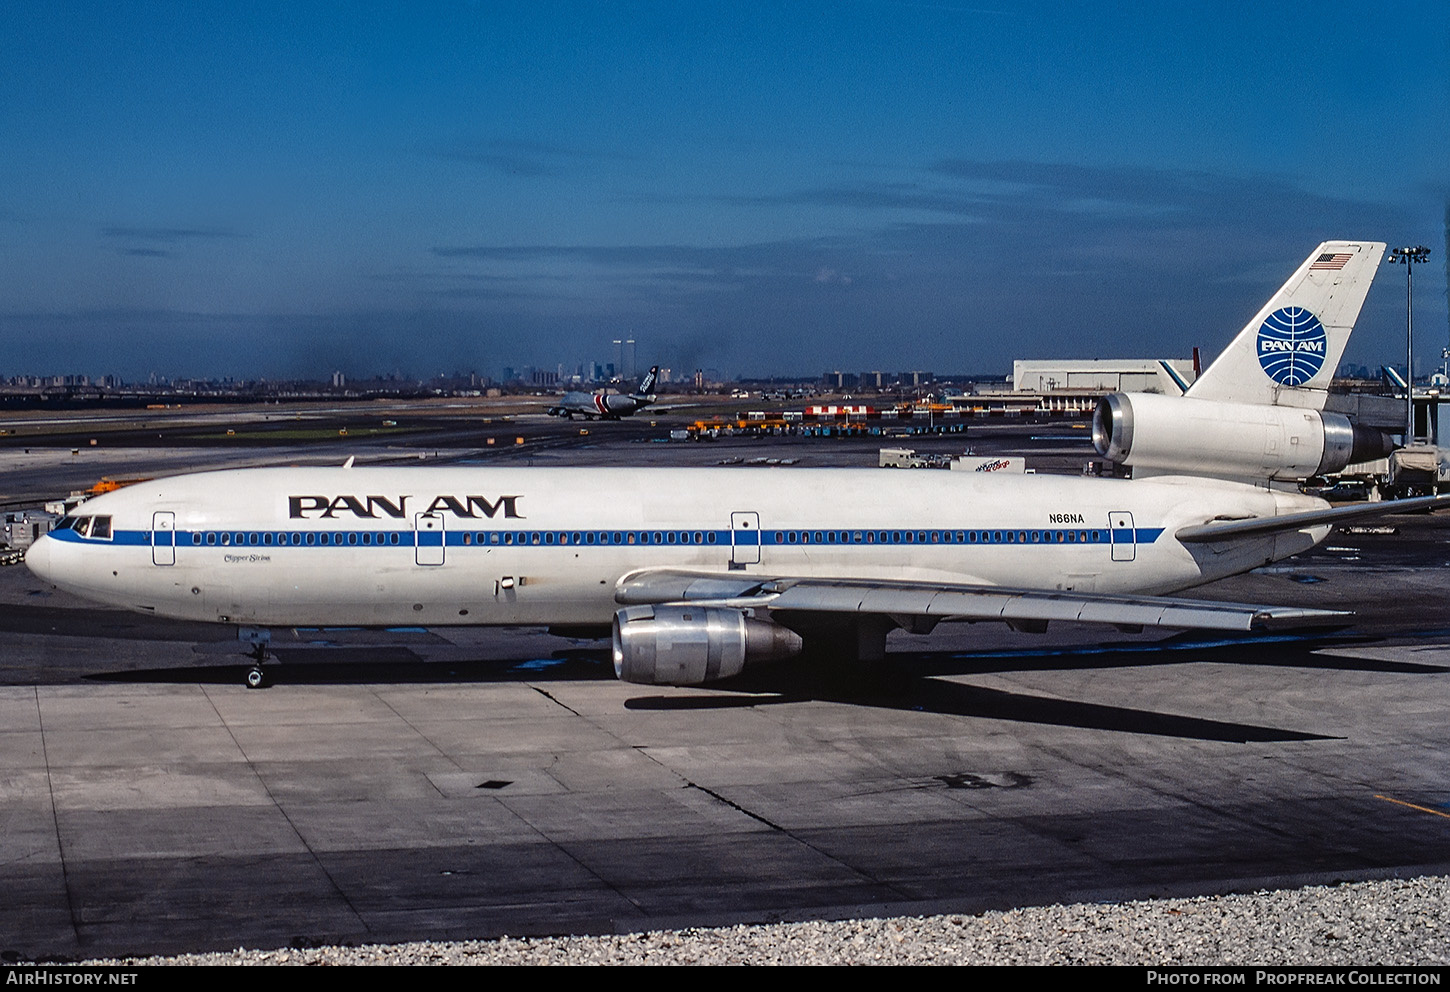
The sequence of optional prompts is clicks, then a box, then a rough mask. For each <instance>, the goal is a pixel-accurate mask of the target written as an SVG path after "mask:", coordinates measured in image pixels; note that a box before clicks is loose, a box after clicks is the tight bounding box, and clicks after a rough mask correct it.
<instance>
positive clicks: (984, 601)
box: [615, 569, 1353, 631]
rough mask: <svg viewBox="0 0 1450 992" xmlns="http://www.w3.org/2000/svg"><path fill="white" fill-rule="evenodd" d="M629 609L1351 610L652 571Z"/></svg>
mask: <svg viewBox="0 0 1450 992" xmlns="http://www.w3.org/2000/svg"><path fill="white" fill-rule="evenodd" d="M615 600H616V601H617V602H619V603H621V604H622V605H634V604H651V605H662V604H665V603H681V604H691V605H698V606H730V607H736V608H741V607H750V608H754V609H765V610H767V611H769V612H772V613H776V612H785V611H789V612H799V613H835V614H867V615H875V616H889V617H900V618H906V617H925V618H934V619H937V620H1001V621H1005V622H1008V623H1011V624H1016V625H1022V626H1038V625H1041V624H1044V623H1046V622H1047V621H1049V620H1070V621H1075V622H1078V623H1103V624H1112V625H1114V626H1117V627H1179V628H1185V629H1194V630H1242V631H1257V630H1270V629H1281V628H1293V627H1303V626H1318V625H1325V624H1330V625H1334V624H1344V623H1347V622H1348V620H1349V618H1350V617H1351V616H1353V614H1351V613H1348V612H1345V611H1341V610H1314V609H1306V608H1301V607H1291V606H1257V605H1253V604H1249V603H1220V602H1214V601H1211V600H1198V599H1179V598H1171V597H1167V596H1134V595H1114V594H1101V593H1076V592H1058V591H1046V590H1040V589H1012V588H1006V587H1002V586H984V585H968V584H955V583H934V582H901V581H888V580H876V579H822V578H790V577H780V578H762V577H761V576H759V575H754V576H735V575H730V574H728V573H724V574H721V573H698V572H684V571H676V570H668V569H666V570H651V571H646V572H640V573H636V574H635V575H633V576H629V577H627V578H626V579H625V580H624V581H623V582H621V583H620V585H619V587H618V588H617V589H616V591H615Z"/></svg>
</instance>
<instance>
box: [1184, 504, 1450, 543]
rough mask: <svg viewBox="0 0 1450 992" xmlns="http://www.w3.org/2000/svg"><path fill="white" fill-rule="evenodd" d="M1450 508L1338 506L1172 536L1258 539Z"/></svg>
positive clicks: (1200, 539) (1211, 525) (1187, 530)
mask: <svg viewBox="0 0 1450 992" xmlns="http://www.w3.org/2000/svg"><path fill="white" fill-rule="evenodd" d="M1445 507H1450V495H1444V496H1418V497H1415V498H1414V499H1395V500H1387V501H1385V502H1383V503H1363V504H1361V505H1359V506H1337V507H1333V508H1331V509H1328V510H1306V511H1305V512H1303V513H1286V514H1283V515H1282V516H1277V517H1244V518H1242V519H1238V520H1213V521H1210V522H1209V523H1206V524H1196V525H1195V526H1192V527H1184V528H1182V529H1181V530H1179V531H1178V532H1177V533H1176V534H1174V535H1173V536H1174V537H1176V538H1178V540H1180V541H1183V542H1185V543H1188V544H1204V543H1208V542H1212V541H1228V540H1233V539H1234V538H1240V537H1259V536H1262V535H1264V534H1274V533H1278V532H1279V531H1286V530H1300V529H1302V528H1304V527H1322V526H1323V525H1325V524H1339V523H1344V522H1345V521H1348V520H1360V519H1363V518H1366V517H1381V516H1384V515H1385V514H1389V513H1413V512H1415V511H1417V510H1441V509H1444V508H1445Z"/></svg>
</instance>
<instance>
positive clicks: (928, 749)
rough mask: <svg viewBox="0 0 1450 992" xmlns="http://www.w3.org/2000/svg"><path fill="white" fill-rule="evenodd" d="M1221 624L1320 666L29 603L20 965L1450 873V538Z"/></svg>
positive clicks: (6, 913)
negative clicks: (409, 629) (828, 651)
mask: <svg viewBox="0 0 1450 992" xmlns="http://www.w3.org/2000/svg"><path fill="white" fill-rule="evenodd" d="M1392 525H1393V526H1394V527H1395V528H1396V529H1397V531H1398V532H1397V533H1394V534H1378V533H1365V534H1357V535H1356V534H1342V535H1336V536H1334V537H1332V538H1331V539H1330V541H1329V542H1327V545H1326V546H1325V547H1324V548H1321V549H1320V550H1319V551H1317V552H1315V553H1314V554H1313V555H1310V556H1306V557H1305V558H1303V559H1299V560H1296V561H1293V562H1287V563H1283V564H1281V565H1279V566H1276V567H1275V568H1273V569H1269V570H1264V571H1261V572H1259V573H1255V574H1252V575H1249V576H1244V577H1240V578H1238V579H1234V580H1230V581H1229V582H1225V583H1218V584H1216V585H1215V586H1212V587H1208V588H1207V589H1205V590H1204V594H1205V595H1210V596H1215V597H1219V598H1231V599H1238V600H1249V601H1256V602H1257V601H1262V602H1268V603H1300V604H1304V605H1314V606H1341V605H1352V606H1353V607H1355V608H1357V609H1358V610H1359V611H1360V617H1359V622H1358V623H1357V625H1356V626H1355V627H1354V628H1351V629H1349V630H1347V631H1341V632H1333V633H1328V634H1322V635H1319V636H1316V637H1315V638H1313V639H1303V638H1297V637H1283V638H1251V639H1241V640H1237V639H1229V638H1213V637H1203V636H1198V635H1171V634H1165V633H1164V632H1151V633H1148V634H1144V635H1126V634H1117V633H1115V632H1108V633H1104V632H1103V631H1102V630H1099V629H1092V628H1086V627H1077V628H1074V627H1072V626H1063V627H1061V628H1058V627H1056V626H1054V628H1053V629H1052V630H1051V631H1049V633H1048V634H1046V635H1041V636H1033V635H1025V634H1015V633H1012V632H1010V631H1006V630H1005V629H1002V628H999V627H995V626H993V625H987V624H983V625H975V626H960V627H951V626H948V625H944V626H943V627H942V628H939V630H938V632H937V633H936V634H934V635H932V636H931V637H929V638H918V637H913V636H910V635H905V634H897V635H893V637H892V640H891V644H890V651H891V655H890V658H889V664H888V665H887V666H885V667H884V669H883V670H882V671H881V672H878V673H874V675H873V676H872V677H860V676H859V673H858V674H857V675H853V676H850V677H847V676H845V675H842V674H841V673H832V672H802V671H800V670H799V669H793V668H785V669H781V670H779V671H776V672H771V673H766V674H765V675H762V676H761V677H760V678H759V679H757V680H756V681H755V682H753V683H751V684H737V685H734V686H726V687H710V688H703V689H671V688H657V687H643V686H631V685H625V684H621V683H618V682H616V681H615V680H614V678H613V674H612V671H611V669H610V665H609V662H608V658H607V652H606V651H604V650H602V647H601V645H599V644H597V643H593V642H570V641H565V640H561V639H559V638H554V637H550V636H549V635H547V634H545V633H543V632H541V631H532V630H525V631H481V630H470V629H465V630H457V631H453V630H444V631H434V632H426V633H425V632H417V633H404V634H393V635H386V634H372V633H367V632H354V633H347V632H302V633H300V634H297V635H295V636H293V638H292V639H291V640H288V641H284V642H282V643H281V645H280V647H279V652H278V653H279V656H280V664H279V665H278V667H277V669H276V682H275V684H274V686H273V687H272V688H269V689H265V690H259V691H254V690H248V689H245V688H243V686H242V684H241V675H242V673H243V671H244V670H245V667H246V663H245V661H244V659H242V658H241V656H240V651H239V649H238V648H236V647H235V645H233V644H231V643H229V638H230V637H231V636H232V634H231V632H230V631H229V630H227V629H224V628H215V627H210V626H206V625H199V624H173V623H168V622H165V621H159V620H156V619H154V618H149V617H142V616H133V615H130V614H123V613H118V612H114V611H107V610H102V609H97V608H95V607H92V606H89V605H87V604H84V603H81V602H79V601H77V600H74V599H71V598H69V597H66V596H64V595H63V594H59V593H56V592H54V591H53V590H49V589H47V588H46V587H44V586H43V585H42V584H41V583H40V582H39V581H38V580H36V579H34V577H33V576H31V575H30V574H29V573H28V572H27V571H25V570H24V569H23V568H8V569H3V570H0V885H3V887H4V890H5V892H6V897H5V898H4V899H3V900H0V959H6V960H16V959H34V958H79V957H90V956H98V955H121V954H149V953H167V952H179V951H198V950H207V949H225V948H231V947H237V946H249V947H264V946H282V945H289V944H290V945H299V946H300V945H306V944H313V943H324V942H326V943H337V942H352V943H370V942H393V941H401V940H409V939H421V938H427V939H440V938H465V937H488V936H495V935H500V934H513V935H520V934H555V933H584V932H603V931H621V930H638V929H651V928H657V927H676V926H688V925H703V924H719V923H728V922H737V921H767V920H780V919H809V918H822V917H846V916H858V915H877V914H884V913H893V914H895V913H919V912H947V911H949V912H958V913H970V912H974V911H979V910H983V909H988V908H1007V907H1013V906H1023V905H1034V904H1046V903H1054V902H1060V901H1067V900H1116V899H1126V898H1139V897H1148V896H1158V895H1192V894H1202V893H1218V892H1226V891H1243V890H1253V889H1258V888H1263V887H1278V886H1285V885H1297V884H1303V883H1310V882H1317V883H1324V882H1333V881H1337V880H1351V879H1366V878H1379V877H1386V876H1405V875H1416V874H1422V873H1445V872H1447V871H1450V815H1447V814H1450V772H1447V763H1446V760H1445V759H1446V754H1447V752H1450V749H1447V744H1450V741H1447V738H1450V729H1447V726H1446V724H1445V722H1444V721H1443V719H1441V716H1442V714H1443V713H1444V712H1446V709H1447V703H1450V678H1447V675H1450V622H1447V618H1446V615H1445V610H1444V603H1445V590H1444V586H1443V577H1444V575H1445V574H1446V573H1445V571H1444V569H1445V567H1446V566H1447V564H1450V561H1447V559H1450V544H1447V540H1446V538H1447V536H1450V520H1444V519H1442V518H1433V517H1427V516H1420V517H1406V518H1395V519H1394V520H1393V521H1392Z"/></svg>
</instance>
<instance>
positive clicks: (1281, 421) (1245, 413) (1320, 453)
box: [1093, 393, 1395, 480]
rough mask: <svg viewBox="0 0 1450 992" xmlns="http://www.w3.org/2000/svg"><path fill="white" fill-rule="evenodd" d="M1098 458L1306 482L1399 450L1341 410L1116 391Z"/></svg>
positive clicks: (1144, 471) (1099, 431)
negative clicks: (1100, 456) (1353, 421)
mask: <svg viewBox="0 0 1450 992" xmlns="http://www.w3.org/2000/svg"><path fill="white" fill-rule="evenodd" d="M1093 444H1094V445H1095V446H1096V447H1097V450H1098V454H1100V455H1102V456H1103V457H1104V458H1107V459H1109V460H1110V461H1113V462H1117V463H1118V464H1120V465H1130V466H1132V468H1133V473H1134V476H1135V477H1143V476H1148V475H1165V474H1178V473H1183V474H1189V475H1203V476H1213V477H1216V478H1223V479H1248V480H1261V479H1275V480H1302V479H1308V478H1310V477H1312V476H1317V475H1325V474H1327V473H1332V472H1338V471H1340V470H1341V469H1343V468H1344V467H1345V466H1346V465H1350V464H1353V463H1355V462H1362V461H1368V460H1370V459H1373V458H1383V457H1384V456H1385V455H1387V454H1389V452H1391V451H1393V450H1394V447H1395V445H1394V441H1393V439H1392V438H1391V437H1390V436H1389V435H1387V434H1385V433H1384V432H1382V431H1378V430H1374V429H1371V428H1368V427H1362V426H1360V425H1357V424H1353V423H1351V422H1350V420H1349V418H1348V417H1346V416H1344V415H1343V414H1339V413H1325V412H1324V411H1321V410H1312V409H1303V408H1299V407H1292V406H1266V405H1261V404H1254V403H1227V402H1220V401H1217V400H1198V399H1192V398H1189V397H1179V396H1156V395H1153V394H1147V393H1112V394H1110V395H1108V396H1105V397H1103V399H1102V400H1100V401H1099V402H1098V407H1097V410H1096V411H1095V412H1094V414H1093Z"/></svg>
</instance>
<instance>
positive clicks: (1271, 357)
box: [1259, 307, 1329, 386]
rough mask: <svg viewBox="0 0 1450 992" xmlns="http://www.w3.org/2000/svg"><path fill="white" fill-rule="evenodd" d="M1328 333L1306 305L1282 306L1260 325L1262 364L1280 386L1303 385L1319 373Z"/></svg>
mask: <svg viewBox="0 0 1450 992" xmlns="http://www.w3.org/2000/svg"><path fill="white" fill-rule="evenodd" d="M1328 348H1329V336H1328V335H1327V334H1325V333H1324V325H1323V324H1321V323H1320V322H1319V318H1318V317H1316V316H1314V315H1313V314H1312V313H1310V312H1309V311H1308V310H1305V309H1304V308H1303V307H1280V308H1279V309H1278V310H1275V311H1274V312H1273V313H1271V314H1269V316H1268V319H1267V320H1265V321H1264V323H1263V326H1261V327H1260V328H1259V365H1260V366H1261V367H1262V368H1263V370H1264V374H1265V375H1267V376H1268V377H1269V378H1270V379H1273V380H1274V381H1275V382H1277V383H1278V384H1279V385H1281V386H1302V385H1304V383H1306V382H1308V381H1309V380H1310V379H1312V378H1314V377H1315V376H1316V375H1318V374H1319V370H1320V369H1321V368H1323V367H1324V356H1325V353H1326V352H1327V351H1328Z"/></svg>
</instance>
